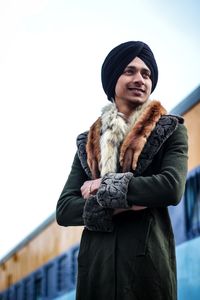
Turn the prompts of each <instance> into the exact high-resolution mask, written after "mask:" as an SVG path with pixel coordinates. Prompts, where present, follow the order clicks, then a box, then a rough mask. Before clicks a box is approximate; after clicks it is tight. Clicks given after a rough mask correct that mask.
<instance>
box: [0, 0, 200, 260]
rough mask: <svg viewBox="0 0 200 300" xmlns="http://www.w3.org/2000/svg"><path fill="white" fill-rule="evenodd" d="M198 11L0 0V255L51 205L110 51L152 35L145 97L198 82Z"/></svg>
mask: <svg viewBox="0 0 200 300" xmlns="http://www.w3.org/2000/svg"><path fill="white" fill-rule="evenodd" d="M199 11H200V2H199V1H197V0H196V1H195V0H191V1H189V0H188V1H186V0H182V1H180V0H178V1H172V0H168V1H158V0H152V1H147V0H124V1H117V0H111V1H108V0H107V1H106V0H101V1H95V0H93V1H92V0H91V1H89V0H85V1H81V0H79V1H77V0H74V1H64V0H56V1H55V0H54V1H53V0H51V1H48V0H29V1H28V0H18V1H15V0H8V1H1V3H0V40H1V47H0V82H1V88H0V99H1V110H0V114H1V117H0V126H1V145H2V146H1V156H0V159H1V161H0V165H1V171H0V172H1V173H0V176H1V189H0V199H1V202H0V203H1V204H0V205H1V206H0V208H1V212H2V214H1V218H0V228H1V231H0V240H1V247H0V257H2V256H4V255H5V254H6V253H7V252H8V251H9V250H11V249H12V248H13V247H14V246H15V245H16V244H17V243H18V242H20V241H21V240H22V239H23V238H24V237H26V236H27V235H28V234H29V233H30V232H31V231H32V230H34V229H35V228H36V227H37V226H38V225H39V224H40V223H41V222H43V221H44V220H45V219H46V218H47V217H48V216H49V215H50V214H51V213H52V212H53V211H54V210H55V206H56V202H57V199H58V197H59V195H60V193H61V190H62V188H63V186H64V183H65V181H66V178H67V175H68V173H69V170H70V166H71V162H72V159H73V156H74V152H75V139H76V136H77V134H78V133H80V132H82V131H85V130H87V129H88V128H89V126H90V125H91V123H92V122H93V121H94V120H95V119H96V118H97V116H98V115H99V114H100V111H101V108H102V106H104V105H106V104H107V100H106V96H105V94H104V92H103V90H102V87H101V81H100V69H101V64H102V62H103V60H104V58H105V55H107V53H108V51H110V50H111V49H112V48H113V47H114V46H116V45H117V44H119V43H121V42H124V41H127V40H142V41H144V42H146V43H147V44H149V46H150V47H151V48H152V50H153V52H154V54H155V57H156V60H157V63H158V66H159V82H158V85H157V88H156V90H155V92H154V93H153V94H152V98H155V99H158V100H160V101H161V102H162V103H163V105H164V106H165V107H166V109H167V110H170V109H172V108H173V107H174V106H175V105H176V104H177V103H179V102H180V101H181V100H183V99H184V98H185V97H186V96H187V95H188V94H189V93H190V92H192V91H193V89H194V88H196V86H198V85H199V70H200V59H199V52H200V34H199V28H200V20H199ZM3 228H5V230H4V229H3Z"/></svg>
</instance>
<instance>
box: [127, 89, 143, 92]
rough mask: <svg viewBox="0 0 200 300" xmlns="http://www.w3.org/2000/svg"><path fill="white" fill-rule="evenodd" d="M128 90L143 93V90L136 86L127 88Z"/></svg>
mask: <svg viewBox="0 0 200 300" xmlns="http://www.w3.org/2000/svg"><path fill="white" fill-rule="evenodd" d="M128 89H129V90H130V91H133V92H136V93H144V90H142V89H138V88H128Z"/></svg>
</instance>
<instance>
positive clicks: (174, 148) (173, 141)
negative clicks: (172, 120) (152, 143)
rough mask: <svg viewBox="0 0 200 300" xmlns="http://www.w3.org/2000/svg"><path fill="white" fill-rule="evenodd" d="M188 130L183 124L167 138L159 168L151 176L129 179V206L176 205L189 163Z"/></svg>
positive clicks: (182, 190)
mask: <svg viewBox="0 0 200 300" xmlns="http://www.w3.org/2000/svg"><path fill="white" fill-rule="evenodd" d="M187 153H188V141H187V130H186V127H185V126H184V125H183V124H179V126H178V128H177V129H176V130H175V131H174V133H173V134H172V135H171V137H169V139H168V140H167V141H166V144H165V151H164V154H163V156H162V157H161V158H160V159H161V167H160V170H159V171H158V172H157V174H155V175H152V176H147V177H143V176H139V177H132V179H131V181H130V183H129V188H128V193H127V201H128V203H129V205H141V206H147V207H166V206H169V205H177V204H178V203H179V201H180V200H181V197H182V195H183V192H184V188H185V182H186V176H187V160H188V155H187Z"/></svg>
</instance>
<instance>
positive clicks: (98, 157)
mask: <svg viewBox="0 0 200 300" xmlns="http://www.w3.org/2000/svg"><path fill="white" fill-rule="evenodd" d="M165 114H166V110H165V109H164V108H163V107H162V105H161V104H160V102H159V101H155V100H153V101H147V102H146V103H144V104H143V105H141V106H140V107H138V109H137V110H136V111H135V112H134V113H133V114H132V115H131V116H130V117H129V119H128V120H127V119H126V118H125V116H124V115H123V114H122V113H120V112H118V110H117V108H116V105H115V103H112V104H109V105H107V106H106V107H104V108H103V110H102V115H101V117H99V118H98V119H97V120H96V122H95V123H94V124H93V125H92V126H91V128H90V130H89V133H88V137H87V143H86V153H87V164H88V166H89V168H90V171H91V173H92V178H98V177H99V176H101V177H103V176H104V175H105V174H106V173H109V172H116V171H117V170H118V169H119V168H120V170H121V172H128V171H134V170H135V169H136V167H137V164H138V159H139V157H140V154H141V152H142V150H143V148H144V146H145V144H146V142H147V139H148V138H149V136H150V135H151V133H152V131H153V130H154V128H155V126H156V124H157V122H158V121H159V119H160V118H161V116H163V115H165Z"/></svg>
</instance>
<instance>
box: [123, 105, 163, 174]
mask: <svg viewBox="0 0 200 300" xmlns="http://www.w3.org/2000/svg"><path fill="white" fill-rule="evenodd" d="M164 114H166V110H165V109H164V108H163V107H162V105H161V104H160V102H158V101H151V102H150V104H149V105H148V106H147V108H146V109H145V110H144V112H143V113H142V115H141V116H140V118H139V120H138V121H137V122H136V124H135V126H134V127H133V129H132V130H131V131H130V132H129V133H128V134H127V136H126V137H125V139H124V142H123V144H122V146H121V149H120V165H121V167H122V171H123V172H128V171H130V170H131V169H132V170H135V169H136V167H137V161H138V158H139V156H140V153H141V152H142V150H143V148H144V145H145V144H146V141H147V139H148V137H149V136H150V134H151V132H152V130H153V129H154V128H155V126H156V123H157V122H158V120H159V119H160V117H161V116H162V115H164Z"/></svg>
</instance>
